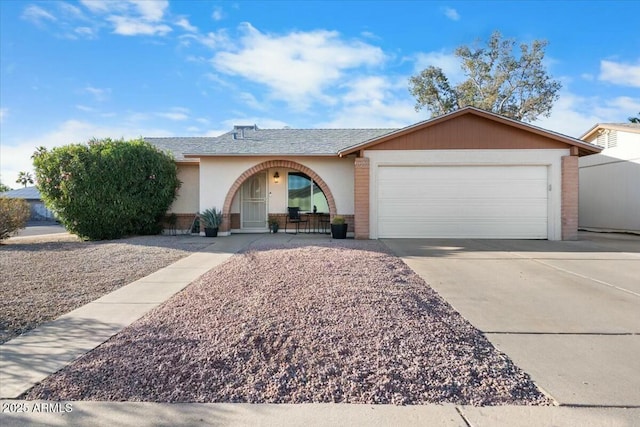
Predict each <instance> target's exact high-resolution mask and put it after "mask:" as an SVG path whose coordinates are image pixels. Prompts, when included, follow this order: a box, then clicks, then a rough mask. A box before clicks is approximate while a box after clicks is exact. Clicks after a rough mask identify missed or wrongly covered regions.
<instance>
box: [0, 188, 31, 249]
mask: <svg viewBox="0 0 640 427" xmlns="http://www.w3.org/2000/svg"><path fill="white" fill-rule="evenodd" d="M30 215H31V207H30V206H29V203H28V202H27V201H26V200H23V199H9V198H7V197H0V240H4V239H6V238H8V237H11V235H12V234H13V233H15V232H16V231H18V230H20V229H21V228H24V227H25V226H26V225H27V221H28V220H29V216H30Z"/></svg>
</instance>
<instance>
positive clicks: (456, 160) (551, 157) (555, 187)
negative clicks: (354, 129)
mask: <svg viewBox="0 0 640 427" xmlns="http://www.w3.org/2000/svg"><path fill="white" fill-rule="evenodd" d="M567 155H569V149H531V150H491V149H488V150H424V151H421V150H366V151H365V157H368V158H369V159H370V172H369V173H370V178H371V179H370V184H369V191H370V201H371V202H370V212H369V218H370V232H369V237H370V238H373V239H377V238H378V213H377V206H378V200H377V194H378V188H377V182H378V168H379V166H380V165H405V166H408V165H412V166H414V165H415V166H418V165H421V166H429V165H544V166H547V170H548V183H549V185H550V189H551V190H550V191H549V195H548V206H547V207H548V209H547V212H548V222H547V232H548V233H547V237H548V239H549V240H560V239H561V238H562V223H561V191H560V190H561V188H562V175H561V173H562V160H561V159H562V156H567Z"/></svg>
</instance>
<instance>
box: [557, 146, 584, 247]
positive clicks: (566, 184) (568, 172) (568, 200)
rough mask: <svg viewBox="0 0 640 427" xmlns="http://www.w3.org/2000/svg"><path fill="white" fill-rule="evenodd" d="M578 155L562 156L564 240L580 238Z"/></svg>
mask: <svg viewBox="0 0 640 427" xmlns="http://www.w3.org/2000/svg"><path fill="white" fill-rule="evenodd" d="M578 182H579V178H578V156H564V157H562V204H561V208H560V209H561V217H562V240H578Z"/></svg>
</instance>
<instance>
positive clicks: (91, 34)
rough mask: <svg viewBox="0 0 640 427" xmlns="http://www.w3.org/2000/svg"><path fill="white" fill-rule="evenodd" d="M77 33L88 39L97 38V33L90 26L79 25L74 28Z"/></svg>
mask: <svg viewBox="0 0 640 427" xmlns="http://www.w3.org/2000/svg"><path fill="white" fill-rule="evenodd" d="M73 31H74V32H75V33H76V34H77V35H79V36H81V37H84V38H86V39H93V38H96V36H97V34H96V32H95V30H94V29H93V28H90V27H78V28H76V29H74V30H73Z"/></svg>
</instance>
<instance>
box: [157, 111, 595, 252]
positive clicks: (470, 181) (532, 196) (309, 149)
mask: <svg viewBox="0 0 640 427" xmlns="http://www.w3.org/2000/svg"><path fill="white" fill-rule="evenodd" d="M145 139H146V141H148V142H150V143H152V144H154V145H156V146H157V147H159V148H161V149H165V150H170V151H171V152H173V153H174V156H175V158H176V161H177V163H178V168H179V178H180V180H181V181H182V182H183V184H182V187H181V189H180V191H179V196H178V198H177V200H176V201H175V202H174V203H173V205H172V207H171V212H173V213H176V214H177V215H178V218H179V220H180V221H183V227H184V226H185V225H186V227H187V228H188V227H189V224H190V223H191V222H192V220H193V218H194V214H195V213H196V212H197V211H202V210H204V209H207V208H211V207H217V208H218V209H221V210H222V213H223V218H224V219H223V224H222V226H221V227H220V233H221V234H222V235H228V234H229V233H238V232H267V231H268V221H269V220H270V219H278V220H279V221H281V222H282V223H284V218H285V217H286V213H287V207H289V206H299V207H300V209H301V210H302V211H311V210H312V208H313V206H316V208H317V210H318V211H319V212H326V213H329V214H330V216H331V218H333V217H334V216H335V215H341V216H344V217H345V218H346V220H347V223H348V224H349V231H350V233H351V234H352V235H354V236H355V238H358V239H377V238H396V237H426V238H429V237H443V238H514V239H516V238H518V239H550V240H560V239H575V238H576V237H577V229H578V157H580V156H584V155H588V154H594V153H598V152H600V150H601V148H600V147H597V146H595V145H592V144H589V143H587V142H584V141H581V140H578V139H575V138H571V137H568V136H565V135H561V134H559V133H556V132H552V131H548V130H545V129H541V128H539V127H536V126H532V125H529V124H526V123H522V122H519V121H516V120H512V119H509V118H505V117H502V116H499V115H496V114H493V113H489V112H486V111H483V110H479V109H477V108H473V107H466V108H463V109H460V110H457V111H455V112H452V113H449V114H446V115H443V116H440V117H437V118H433V119H430V120H426V121H422V122H419V123H416V124H414V125H411V126H408V127H405V128H402V129H289V128H285V129H259V128H258V127H257V126H255V125H254V126H235V127H234V129H233V130H232V131H230V132H228V133H225V134H223V135H221V136H218V137H212V138H198V137H189V138H145Z"/></svg>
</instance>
